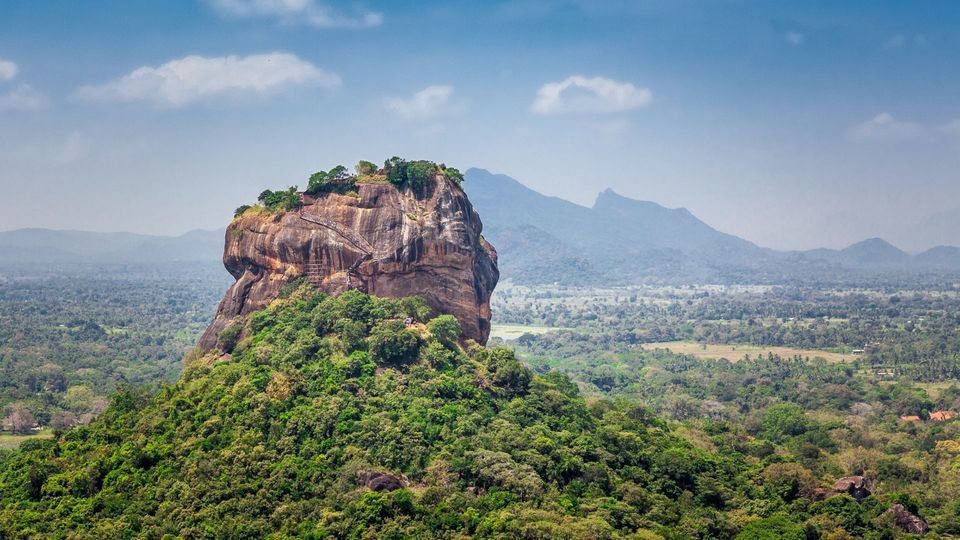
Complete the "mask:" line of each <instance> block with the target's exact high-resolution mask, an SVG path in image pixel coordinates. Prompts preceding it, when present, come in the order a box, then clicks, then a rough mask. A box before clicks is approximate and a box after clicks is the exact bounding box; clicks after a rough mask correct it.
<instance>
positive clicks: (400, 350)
mask: <svg viewBox="0 0 960 540" xmlns="http://www.w3.org/2000/svg"><path fill="white" fill-rule="evenodd" d="M368 340H369V341H368V344H369V347H370V353H371V354H373V357H374V358H376V360H377V363H379V364H386V365H393V366H399V365H403V364H408V363H410V362H412V361H414V360H416V359H417V353H418V352H419V351H420V336H419V335H418V334H417V333H416V332H414V331H412V330H409V329H407V327H406V325H404V324H403V321H397V320H392V321H384V322H381V323H379V324H377V325H376V326H374V327H373V329H372V330H371V331H370V337H369V338H368Z"/></svg>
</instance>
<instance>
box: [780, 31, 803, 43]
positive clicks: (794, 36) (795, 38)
mask: <svg viewBox="0 0 960 540" xmlns="http://www.w3.org/2000/svg"><path fill="white" fill-rule="evenodd" d="M783 39H784V40H785V41H786V42H787V43H789V44H791V45H803V43H804V42H805V41H806V40H807V36H805V35H803V34H802V33H800V32H787V33H786V34H784V35H783Z"/></svg>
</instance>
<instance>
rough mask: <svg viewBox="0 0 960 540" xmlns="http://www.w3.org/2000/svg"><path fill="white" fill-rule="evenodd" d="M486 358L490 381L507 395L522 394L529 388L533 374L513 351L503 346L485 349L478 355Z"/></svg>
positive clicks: (483, 358)
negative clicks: (518, 359)
mask: <svg viewBox="0 0 960 540" xmlns="http://www.w3.org/2000/svg"><path fill="white" fill-rule="evenodd" d="M480 359H482V360H486V362H487V371H488V373H489V374H490V382H491V383H493V385H494V386H495V387H496V388H497V389H499V390H500V392H501V393H502V394H503V395H505V396H507V397H513V396H522V395H525V394H526V393H527V390H528V389H529V388H530V381H531V380H532V379H533V374H532V373H531V372H530V370H529V369H527V368H526V366H524V365H523V364H521V363H520V362H519V361H517V358H516V356H514V354H513V351H512V350H510V349H507V348H504V347H497V348H496V349H493V350H489V349H488V350H486V351H484V352H483V354H482V355H480Z"/></svg>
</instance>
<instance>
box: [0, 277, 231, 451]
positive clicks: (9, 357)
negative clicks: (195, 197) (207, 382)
mask: <svg viewBox="0 0 960 540" xmlns="http://www.w3.org/2000/svg"><path fill="white" fill-rule="evenodd" d="M0 273H2V274H3V276H4V279H3V280H2V281H3V283H0V321H2V322H0V421H3V420H4V419H6V418H8V417H9V416H10V415H12V414H13V413H14V412H18V411H19V412H18V414H16V415H14V416H21V417H23V418H26V419H27V420H30V422H29V427H28V429H31V428H32V427H33V424H34V422H36V423H38V424H40V426H42V427H44V428H55V429H57V428H60V429H62V428H67V427H70V426H73V425H76V424H78V423H79V424H85V423H88V422H90V420H92V419H93V418H94V417H95V416H96V415H97V414H99V413H101V412H102V411H103V409H104V408H106V406H107V397H108V396H109V395H110V394H111V393H113V392H114V391H115V390H116V388H117V385H118V384H120V383H123V382H128V383H134V384H147V385H157V384H160V383H162V382H163V381H175V380H176V379H177V377H179V375H180V369H181V366H182V362H181V361H182V359H183V354H184V353H185V352H186V351H187V350H188V349H189V348H190V347H192V346H193V345H194V344H195V343H196V341H197V338H199V336H200V334H201V333H202V332H203V330H204V328H206V326H207V325H208V324H209V322H210V317H211V315H212V313H213V312H214V310H215V309H216V306H217V302H218V301H219V300H220V298H221V297H222V295H223V289H224V287H226V286H227V284H228V280H229V279H230V277H229V276H228V275H226V274H225V273H224V272H223V270H222V269H221V268H217V267H216V266H214V265H213V264H209V263H203V264H199V263H189V262H184V261H178V262H175V263H169V264H167V263H164V264H152V265H142V266H141V265H136V264H129V263H123V264H111V263H103V264H89V265H87V264H84V265H74V264H64V265H60V264H49V263H48V264H37V265H34V264H20V265H16V266H6V267H3V268H2V269H0ZM14 405H16V406H17V410H14V408H13V406H14ZM20 407H22V408H23V409H25V410H26V411H27V412H28V413H29V415H28V414H26V413H23V412H22V410H21V409H20ZM11 420H13V419H11ZM50 431H52V430H49V429H48V430H47V431H46V433H49V432H50ZM7 443H8V441H6V440H4V439H2V435H0V448H2V447H6V446H7Z"/></svg>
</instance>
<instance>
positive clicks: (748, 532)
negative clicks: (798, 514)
mask: <svg viewBox="0 0 960 540" xmlns="http://www.w3.org/2000/svg"><path fill="white" fill-rule="evenodd" d="M806 538H807V536H806V534H805V531H804V528H803V527H802V526H800V525H798V524H797V523H796V522H794V521H792V520H791V519H790V518H789V516H786V515H784V514H774V515H772V516H770V517H768V518H765V519H758V520H756V521H751V522H750V523H748V524H747V525H746V526H744V527H743V529H741V531H740V534H738V535H737V537H736V540H806Z"/></svg>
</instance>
